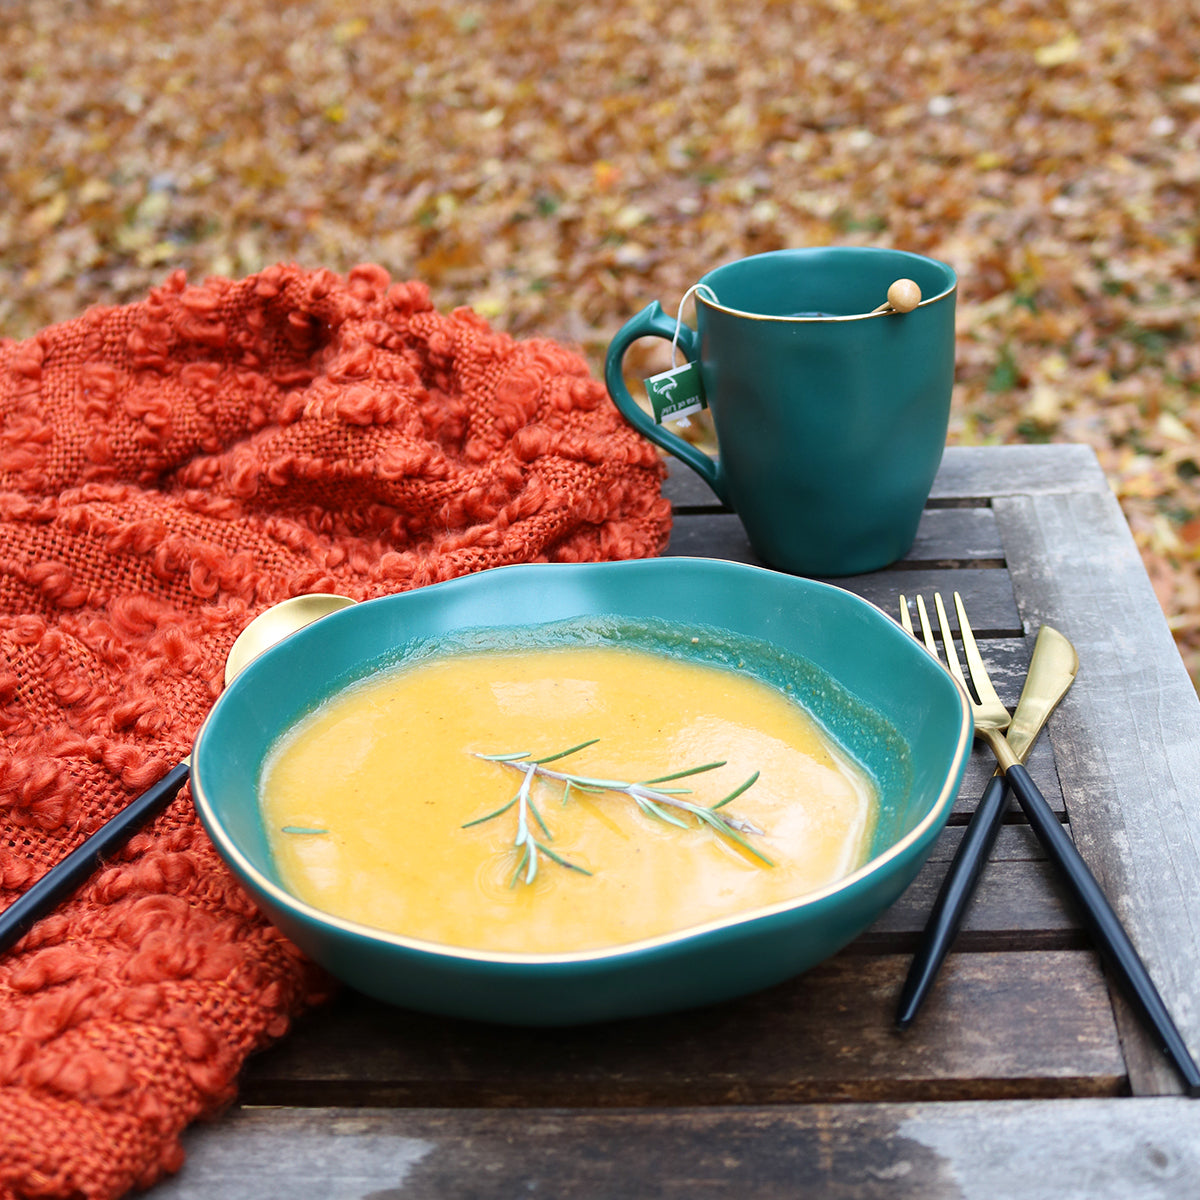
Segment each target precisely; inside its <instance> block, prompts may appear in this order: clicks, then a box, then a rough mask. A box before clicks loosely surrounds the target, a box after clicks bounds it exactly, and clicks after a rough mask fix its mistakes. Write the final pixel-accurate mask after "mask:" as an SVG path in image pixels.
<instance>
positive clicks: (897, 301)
mask: <svg viewBox="0 0 1200 1200" xmlns="http://www.w3.org/2000/svg"><path fill="white" fill-rule="evenodd" d="M920 303H921V288H920V286H919V285H918V284H917V283H915V282H914V281H913V280H911V279H897V280H896V282H895V283H893V284H892V286H891V287H889V288H888V290H887V299H886V300H885V301H884V302H883V303H882V304H881V305H880V306H879V307H878V308H873V309H871V312H872V313H878V312H901V313H906V312H912V310H913V309H914V308H916V307H917V305H918V304H920Z"/></svg>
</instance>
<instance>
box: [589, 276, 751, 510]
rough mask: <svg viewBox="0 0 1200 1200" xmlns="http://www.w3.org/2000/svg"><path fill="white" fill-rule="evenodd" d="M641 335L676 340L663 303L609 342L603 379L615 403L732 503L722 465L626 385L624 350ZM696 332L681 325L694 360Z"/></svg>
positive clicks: (685, 346) (685, 345) (647, 310)
mask: <svg viewBox="0 0 1200 1200" xmlns="http://www.w3.org/2000/svg"><path fill="white" fill-rule="evenodd" d="M641 337H660V338H663V339H665V340H666V341H668V342H672V341H674V340H675V318H674V317H670V316H668V315H667V314H666V313H665V312H663V310H662V305H661V304H659V302H658V301H657V300H655V301H654V302H653V303H651V304H647V305H646V307H645V308H643V309H642V311H641V312H640V313H638V314H637V316H636V317H632V318H631V319H630V320H628V321H626V322H625V324H624V325H622V326H621V328H620V329H619V330H618V331H617V335H616V337H614V338H613V340H612V341H611V342H610V343H609V346H608V355H607V357H606V358H605V361H604V382H605V385H606V386H607V387H608V394H609V395H610V396H611V397H612V398H613V403H614V404H615V405H616V406H617V408H619V409H620V410H621V414H622V416H624V418H625V419H626V420H627V421H628V422H629V423H630V424H631V425H632V426H633V427H634V428H635V429H636V430H637V431H638V432H639V433H641V434H643V435H644V436H646V437H648V438H649V439H650V440H651V441H652V442H653V443H654V444H655V445H656V446H661V447H662V448H663V449H664V450H665V451H667V453H668V454H673V455H674V456H675V457H676V458H678V459H679V460H680V461H681V462H684V463H686V464H687V465H688V466H689V467H691V468H692V470H693V471H695V472H696V474H697V475H699V476H700V478H701V479H703V480H704V482H705V483H707V484H708V486H709V487H710V488H712V490H713V491H714V492H715V493H716V495H717V497H718V498H719V499H720V500H721V501H722V503H724V504H728V503H729V497H728V496H727V495H726V494H725V476H724V474H723V473H722V471H721V465H720V463H719V462H716V461H715V460H713V459H712V458H710V457H709V456H708V455H707V454H705V453H704V451H703V450H698V449H697V448H696V447H695V446H693V445H692V444H691V443H690V442H685V441H684V440H683V438H681V437H680V436H679V435H678V434H676V433H672V432H671V431H670V430H669V429H667V428H666V426H664V425H660V424H658V422H657V421H655V419H654V418H653V417H652V416H650V414H649V413H647V412H646V410H645V409H644V408H642V406H641V405H640V404H638V402H637V401H636V400H635V399H634V398H633V397H632V396H631V395H630V394H629V389H628V388H627V387H626V386H625V375H624V372H623V370H622V367H623V365H624V361H625V352H626V351H627V350H628V349H629V347H630V346H631V345H632V344H633V343H634V342H636V341H637V339H638V338H641ZM697 337H698V335H697V333H696V331H695V330H694V329H692V328H691V326H689V325H684V324H682V323H681V324H680V325H679V346H680V348H681V349H682V350H683V355H684V357H685V358H686V359H687V360H688V362H695V361H696V360H697V358H698V357H699V346H698V345H697Z"/></svg>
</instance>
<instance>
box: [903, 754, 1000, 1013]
mask: <svg viewBox="0 0 1200 1200" xmlns="http://www.w3.org/2000/svg"><path fill="white" fill-rule="evenodd" d="M1007 807H1008V789H1007V788H1006V786H1005V782H1004V777H1003V776H1002V775H993V776H992V779H991V782H990V783H989V784H988V785H987V787H986V788H985V789H984V793H983V795H982V796H981V797H980V800H979V803H978V804H977V805H976V807H975V811H974V812H973V813H972V814H971V820H970V821H969V822H968V823H967V828H966V832H965V833H964V834H963V838H962V841H961V842H960V843H959V845H958V850H957V852H956V853H955V855H954V861H953V862H951V864H950V870H949V871H947V872H946V878H945V879H943V880H942V886H941V890H940V891H939V892H938V896H937V900H935V901H934V904H933V909H932V911H931V912H930V914H929V920H928V921H927V922H926V924H925V932H924V933H923V934H922V935H921V944H920V946H918V947H917V952H916V954H915V955H914V956H913V960H912V962H911V963H910V964H909V968H908V976H907V978H906V979H905V980H904V987H903V988H902V989H901V991H900V1002H899V1004H898V1005H897V1006H896V1028H897V1029H907V1028H908V1027H909V1026H910V1025H911V1024H912V1022H913V1019H914V1018H915V1017H916V1015H917V1012H918V1010H919V1009H920V1007H921V1005H922V1004H923V1003H924V1001H925V997H926V996H927V995H928V994H929V989H930V988H931V987H933V981H934V980H935V979H936V978H937V973H938V971H939V970H941V966H942V962H943V961H944V959H945V957H946V955H947V954H948V953H949V951H950V947H951V946H952V945H953V944H954V938H955V936H956V935H957V934H958V928H959V926H960V925H961V924H962V920H963V917H964V916H965V915H966V911H967V908H968V906H969V905H970V903H971V897H972V896H974V894H975V888H976V886H977V885H978V883H979V879H980V876H981V875H982V874H983V868H984V865H985V864H986V863H987V860H988V858H989V856H990V855H991V852H992V846H994V845H995V843H996V835H997V834H998V833H999V832H1000V825H1001V823H1002V821H1003V818H1004V812H1005V809H1007Z"/></svg>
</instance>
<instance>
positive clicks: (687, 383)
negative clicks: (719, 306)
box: [642, 283, 717, 425]
mask: <svg viewBox="0 0 1200 1200" xmlns="http://www.w3.org/2000/svg"><path fill="white" fill-rule="evenodd" d="M701 291H702V292H707V293H708V297H709V299H711V300H712V301H713V302H714V303H715V302H716V299H717V295H716V293H715V292H714V291H713V290H712V288H710V287H709V286H708V285H707V284H704V283H694V284H692V286H691V287H690V288H688V290H687V291H686V292H684V293H683V298H682V299H681V300H680V301H679V311H678V312H677V313H676V314H675V336H674V337H673V338H672V339H671V369H670V370H669V371H660V372H659V373H658V374H657V375H651V376H650V378H649V379H644V380H643V381H642V382H643V383H644V384H645V386H646V395H647V396H648V397H649V399H650V407H651V408H652V409H653V410H654V420H655V422H656V423H657V424H659V425H661V424H662V423H663V421H665V420H668V419H672V420H681V421H682V423H683V424H684V425H687V424H688V420H687V417H688V414H689V413H696V412H699V411H700V410H701V409H702V408H707V407H708V400H707V399H706V398H705V395H704V380H703V379H702V378H701V376H700V364H699V363H695V362H689V363H684V364H683V365H682V366H676V365H675V359H676V357H677V354H678V350H679V330H680V327H681V326H682V324H683V306H684V304H685V303H687V298H688V297H689V296H690V295H691V294H692V293H693V292H701Z"/></svg>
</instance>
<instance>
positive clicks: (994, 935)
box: [848, 825, 1091, 954]
mask: <svg viewBox="0 0 1200 1200" xmlns="http://www.w3.org/2000/svg"><path fill="white" fill-rule="evenodd" d="M962 835H963V829H962V827H961V826H959V827H953V826H952V827H950V828H948V829H947V830H946V831H945V833H944V834H943V836H942V837H941V838H940V839H939V840H938V843H937V845H936V846H935V847H934V851H933V853H932V854H931V855H930V857H929V860H928V861H927V862H926V864H925V866H924V867H923V868H922V870H921V872H920V874H919V875H918V876H917V878H916V879H915V880H913V882H912V883H911V884H910V885H909V887H908V889H907V890H906V891H905V892H904V894H903V895H902V896H901V897H900V899H899V900H897V901H896V903H895V904H893V905H892V907H891V908H889V909H888V910H887V911H886V912H885V913H884V914H883V916H882V917H880V919H879V920H878V921H876V922H875V924H874V925H872V926H871V928H870V929H868V930H867V932H866V933H864V934H863V935H862V936H861V937H860V938H859V939H858V940H857V941H856V942H854V943H853V944H852V945H851V946H850V947H849V949H848V952H855V953H864V954H866V953H872V954H879V953H889V952H893V953H894V952H896V951H901V952H903V953H905V954H911V953H912V952H913V951H914V950H915V949H916V947H917V944H918V942H919V939H920V934H921V931H922V930H923V929H924V928H925V924H926V922H927V921H928V919H929V913H930V911H931V909H932V908H933V902H934V900H935V899H936V897H937V894H938V889H939V888H940V887H941V885H942V880H943V879H944V878H945V875H946V871H947V870H948V869H949V866H950V860H951V858H952V857H953V854H954V851H955V850H956V849H957V848H958V844H959V842H960V841H961V840H962ZM1090 944H1091V943H1090V941H1089V939H1088V935H1087V932H1086V931H1085V930H1084V928H1083V927H1082V925H1081V923H1080V920H1079V917H1078V915H1077V914H1076V912H1075V910H1074V908H1073V906H1072V905H1071V903H1070V902H1069V897H1068V896H1067V894H1066V893H1065V892H1064V890H1063V888H1062V885H1061V884H1060V882H1059V880H1058V877H1057V875H1056V873H1055V871H1054V869H1053V868H1052V867H1051V865H1050V864H1049V863H1048V862H1047V861H1046V859H1045V855H1044V854H1043V853H1042V850H1041V847H1040V846H1039V845H1038V842H1037V839H1036V838H1035V837H1034V836H1033V833H1032V831H1031V830H1030V829H1029V827H1028V826H1026V825H1006V826H1005V827H1004V828H1003V829H1001V831H1000V835H999V837H998V838H997V841H996V846H995V848H994V850H993V852H992V855H991V857H990V859H989V861H988V864H987V866H986V867H985V868H984V872H983V875H982V877H981V879H980V881H979V886H978V888H977V890H976V892H975V896H974V899H973V900H972V903H971V906H970V907H969V908H968V909H967V913H966V917H965V919H964V920H963V924H962V928H961V930H960V932H959V936H958V939H957V940H956V941H955V944H954V951H955V952H961V953H968V952H973V953H979V952H982V951H994V950H1042V949H1045V950H1063V949H1077V948H1084V947H1088V946H1090Z"/></svg>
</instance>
